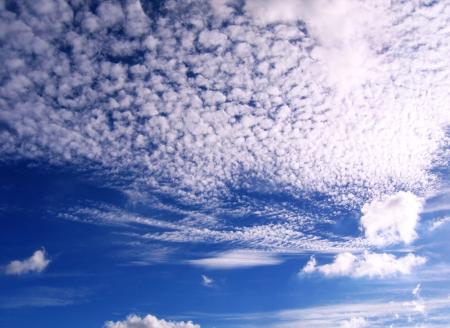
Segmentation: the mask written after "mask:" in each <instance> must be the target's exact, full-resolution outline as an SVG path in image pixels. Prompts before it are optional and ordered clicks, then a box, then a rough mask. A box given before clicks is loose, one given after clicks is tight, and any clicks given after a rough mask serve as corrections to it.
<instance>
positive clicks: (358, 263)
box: [302, 252, 426, 278]
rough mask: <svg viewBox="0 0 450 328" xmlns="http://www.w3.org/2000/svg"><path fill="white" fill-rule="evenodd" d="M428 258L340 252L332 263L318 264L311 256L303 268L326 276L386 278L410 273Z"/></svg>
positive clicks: (409, 255)
mask: <svg viewBox="0 0 450 328" xmlns="http://www.w3.org/2000/svg"><path fill="white" fill-rule="evenodd" d="M425 262H426V258H424V257H422V256H416V255H414V254H411V253H410V254H407V255H405V256H403V257H399V258H397V257H395V256H394V255H392V254H386V253H381V254H378V253H370V252H365V253H364V254H362V255H353V254H351V253H348V252H346V253H341V254H338V255H337V256H336V257H335V258H334V261H333V262H332V263H330V264H324V265H319V266H318V265H317V264H316V260H315V258H311V259H310V260H309V262H308V263H307V264H306V266H305V267H304V268H303V270H302V272H303V273H312V272H316V271H317V272H319V273H321V274H323V275H325V276H350V277H354V278H362V277H368V278H384V277H389V276H394V275H399V274H409V273H411V271H412V269H413V268H415V267H416V266H420V265H422V264H425Z"/></svg>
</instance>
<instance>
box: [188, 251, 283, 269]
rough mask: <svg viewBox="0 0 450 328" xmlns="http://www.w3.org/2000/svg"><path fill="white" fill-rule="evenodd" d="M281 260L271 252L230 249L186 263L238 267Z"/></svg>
mask: <svg viewBox="0 0 450 328" xmlns="http://www.w3.org/2000/svg"><path fill="white" fill-rule="evenodd" d="M282 262H283V261H282V260H281V259H280V258H278V257H277V256H276V255H274V254H272V253H267V252H262V251H252V250H232V251H227V252H223V253H218V254H216V255H215V256H213V257H208V258H203V259H198V260H190V261H189V262H188V263H190V264H192V265H196V266H201V267H205V268H208V269H218V270H225V269H238V268H250V267H256V266H267V265H277V264H280V263H282Z"/></svg>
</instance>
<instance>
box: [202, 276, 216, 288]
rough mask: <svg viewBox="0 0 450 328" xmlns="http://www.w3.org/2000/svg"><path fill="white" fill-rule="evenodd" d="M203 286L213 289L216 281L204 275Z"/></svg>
mask: <svg viewBox="0 0 450 328" xmlns="http://www.w3.org/2000/svg"><path fill="white" fill-rule="evenodd" d="M202 284H203V286H205V287H211V286H213V285H214V279H212V278H210V277H208V276H207V275H204V274H202Z"/></svg>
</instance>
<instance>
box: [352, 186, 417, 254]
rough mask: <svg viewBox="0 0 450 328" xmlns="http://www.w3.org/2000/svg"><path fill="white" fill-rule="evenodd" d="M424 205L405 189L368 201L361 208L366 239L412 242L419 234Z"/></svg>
mask: <svg viewBox="0 0 450 328" xmlns="http://www.w3.org/2000/svg"><path fill="white" fill-rule="evenodd" d="M422 207H423V199H422V198H420V197H417V196H416V195H414V194H413V193H411V192H403V191H400V192H398V193H396V194H393V195H389V196H385V197H384V198H382V199H381V200H373V201H371V202H370V203H367V204H365V205H364V206H363V207H362V210H361V212H362V214H363V215H362V217H361V226H362V228H363V230H364V233H365V236H366V238H367V240H368V241H369V242H370V243H371V244H373V245H377V246H384V245H389V244H395V243H398V242H403V243H405V244H409V243H411V242H412V241H413V240H414V239H415V238H416V237H417V234H416V225H417V223H418V221H419V214H420V212H421V210H422Z"/></svg>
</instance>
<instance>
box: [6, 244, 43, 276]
mask: <svg viewBox="0 0 450 328" xmlns="http://www.w3.org/2000/svg"><path fill="white" fill-rule="evenodd" d="M49 264H50V260H49V259H48V258H47V254H46V252H45V251H44V250H41V249H39V250H37V251H35V252H34V253H33V255H31V256H30V257H29V258H27V259H25V260H15V261H12V262H11V263H9V264H8V265H7V266H6V268H5V273H6V274H8V275H22V274H26V273H32V272H38V273H39V272H42V271H44V270H45V268H47V266H48V265H49Z"/></svg>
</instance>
